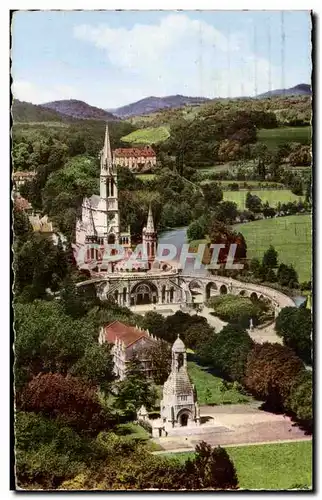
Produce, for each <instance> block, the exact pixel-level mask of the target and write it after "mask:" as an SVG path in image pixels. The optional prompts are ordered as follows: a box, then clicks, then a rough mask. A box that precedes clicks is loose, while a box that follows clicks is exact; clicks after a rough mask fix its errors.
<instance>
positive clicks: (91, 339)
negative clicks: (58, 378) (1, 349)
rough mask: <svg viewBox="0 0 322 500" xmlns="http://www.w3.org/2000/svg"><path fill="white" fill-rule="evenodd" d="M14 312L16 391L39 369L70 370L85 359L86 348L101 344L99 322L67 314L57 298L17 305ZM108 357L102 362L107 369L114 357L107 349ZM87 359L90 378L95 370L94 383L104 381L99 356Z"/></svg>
mask: <svg viewBox="0 0 322 500" xmlns="http://www.w3.org/2000/svg"><path fill="white" fill-rule="evenodd" d="M14 313H15V388H16V391H18V389H20V388H21V387H22V386H23V384H24V383H26V382H27V381H29V380H30V379H31V378H32V377H33V376H35V375H37V374H38V373H39V372H48V371H51V372H58V373H61V374H64V375H65V374H67V373H69V372H70V370H71V369H72V367H73V365H75V363H77V362H78V361H79V360H81V359H82V358H83V356H84V355H85V351H86V349H90V348H91V346H94V345H95V346H97V338H98V326H97V323H95V322H94V321H93V320H92V319H91V318H90V317H86V316H85V317H83V318H79V319H74V318H72V317H70V316H67V315H66V314H64V312H63V309H62V307H61V305H60V304H59V303H58V302H57V301H38V300H37V301H34V302H33V303H31V304H15V309H14ZM95 315H96V316H97V311H96V314H95ZM94 349H95V348H94ZM100 352H101V354H100V357H103V354H102V352H103V350H102V351H100ZM104 352H105V351H104ZM104 357H105V360H104V359H103V360H102V364H104V363H105V364H106V368H105V370H107V369H108V366H109V369H110V370H111V368H112V366H111V358H110V355H109V353H108V352H107V351H106V352H105V355H104ZM86 359H87V363H88V365H87V367H86V377H87V378H89V374H90V373H93V374H94V375H95V377H94V380H93V383H100V382H98V381H97V373H96V359H95V356H94V357H91V356H89V354H88V355H86ZM90 362H92V363H93V365H92V366H91V365H90ZM104 373H106V372H104ZM104 381H105V378H104Z"/></svg>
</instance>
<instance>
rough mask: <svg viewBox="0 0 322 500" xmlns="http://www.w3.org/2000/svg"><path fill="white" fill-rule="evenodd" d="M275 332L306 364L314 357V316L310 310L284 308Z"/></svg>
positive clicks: (278, 318) (276, 323) (277, 321)
mask: <svg viewBox="0 0 322 500" xmlns="http://www.w3.org/2000/svg"><path fill="white" fill-rule="evenodd" d="M275 330H276V333H277V335H278V336H279V337H281V338H282V339H283V343H284V345H286V346H287V347H290V348H291V349H293V351H294V352H295V353H296V354H297V356H299V357H300V358H301V359H302V360H303V361H304V362H305V363H308V364H310V363H311V357H312V316H311V311H310V309H306V308H301V307H300V308H297V307H284V308H283V309H282V310H281V312H280V313H279V315H278V317H277V318H276V322H275Z"/></svg>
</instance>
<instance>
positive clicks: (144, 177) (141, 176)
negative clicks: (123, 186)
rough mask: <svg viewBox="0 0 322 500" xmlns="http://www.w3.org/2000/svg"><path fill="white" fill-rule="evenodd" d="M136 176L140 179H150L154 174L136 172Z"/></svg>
mask: <svg viewBox="0 0 322 500" xmlns="http://www.w3.org/2000/svg"><path fill="white" fill-rule="evenodd" d="M136 177H137V178H138V179H140V181H143V182H144V181H152V180H153V179H154V178H155V174H137V175H136Z"/></svg>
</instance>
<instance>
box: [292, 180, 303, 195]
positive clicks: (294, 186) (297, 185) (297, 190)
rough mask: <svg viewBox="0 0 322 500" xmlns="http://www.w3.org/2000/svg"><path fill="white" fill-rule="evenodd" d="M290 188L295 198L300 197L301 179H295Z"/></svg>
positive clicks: (301, 189) (301, 192)
mask: <svg viewBox="0 0 322 500" xmlns="http://www.w3.org/2000/svg"><path fill="white" fill-rule="evenodd" d="M290 187H291V191H292V193H293V194H296V195H297V196H302V194H303V184H302V180H301V179H299V178H298V177H295V178H294V180H293V182H292V184H291V186H290Z"/></svg>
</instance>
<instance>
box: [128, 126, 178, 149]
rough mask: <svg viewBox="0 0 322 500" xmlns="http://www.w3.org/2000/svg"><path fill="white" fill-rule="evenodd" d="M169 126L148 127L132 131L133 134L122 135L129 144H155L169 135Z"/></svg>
mask: <svg viewBox="0 0 322 500" xmlns="http://www.w3.org/2000/svg"><path fill="white" fill-rule="evenodd" d="M169 135H170V134H169V131H168V129H167V127H148V128H143V129H139V130H135V131H134V132H131V134H128V135H125V136H124V137H122V139H121V140H122V141H123V142H128V143H129V144H146V145H149V144H153V143H155V144H156V143H158V142H163V141H165V140H166V139H167V138H168V137H169Z"/></svg>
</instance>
